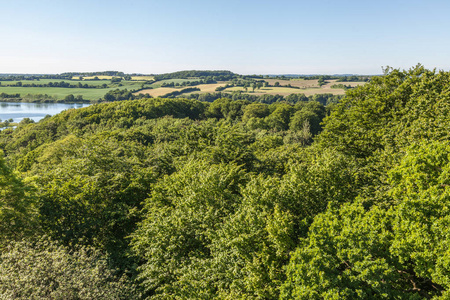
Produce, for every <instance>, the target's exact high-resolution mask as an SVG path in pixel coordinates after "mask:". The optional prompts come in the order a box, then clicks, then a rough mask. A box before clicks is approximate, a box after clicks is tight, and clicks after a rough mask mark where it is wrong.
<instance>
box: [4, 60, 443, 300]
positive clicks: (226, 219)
mask: <svg viewBox="0 0 450 300" xmlns="http://www.w3.org/2000/svg"><path fill="white" fill-rule="evenodd" d="M74 75H80V74H66V75H64V76H68V77H70V78H72V76H74ZM81 75H84V76H90V75H96V74H81ZM107 75H111V76H122V75H124V74H117V73H114V74H105V76H107ZM181 75H182V76H185V77H196V76H202V74H177V75H176V77H177V78H180V76H181ZM216 75H217V76H223V77H224V78H222V79H225V77H226V80H232V77H233V76H234V75H233V73H231V72H230V73H227V72H225V73H223V74H216ZM161 76H163V77H161V79H164V80H166V79H169V78H170V75H161ZM156 79H158V78H156ZM216 79H217V78H216ZM322 79H323V80H324V81H327V80H329V79H327V78H322ZM48 80H49V79H48ZM254 80H255V82H257V81H256V80H257V79H254ZM280 80H281V79H280ZM305 80H307V79H305ZM311 80H312V79H311ZM315 80H319V78H317V79H315ZM359 80H361V79H359ZM348 82H352V81H351V79H349V78H347V79H346V80H341V81H340V83H342V84H348ZM86 83H88V82H86ZM3 84H4V83H2V85H3ZM82 84H84V83H82ZM92 84H94V83H92ZM107 84H108V85H117V84H119V83H118V82H113V83H111V82H109V83H107ZM144 85H145V83H144ZM449 87H450V73H449V72H443V71H439V72H438V71H435V70H427V69H425V68H424V67H422V66H421V65H418V66H416V67H414V68H412V69H410V70H405V71H402V70H397V69H390V68H388V69H386V70H385V74H384V75H383V76H374V77H371V78H370V80H369V81H367V82H365V84H364V85H361V86H357V87H354V88H351V89H347V90H346V93H345V96H343V97H336V98H332V97H334V96H333V95H331V96H329V98H330V100H329V101H327V99H326V100H323V98H317V97H319V96H311V97H305V98H304V97H301V96H295V97H300V98H298V99H297V100H296V101H294V100H289V98H288V97H287V96H286V97H282V98H279V99H277V100H276V101H261V100H260V99H258V98H254V99H252V98H251V96H252V94H251V93H247V94H249V95H250V96H249V97H250V98H248V99H247V98H245V97H246V96H245V97H239V96H235V97H234V98H233V96H232V94H229V95H227V94H226V93H224V94H217V93H216V95H219V96H217V97H216V98H210V99H209V101H201V100H205V99H201V97H206V96H201V94H200V95H199V96H192V97H189V96H188V97H183V96H182V95H181V96H180V97H178V98H158V97H155V98H148V97H145V95H143V96H139V98H138V97H136V98H133V99H131V98H132V97H131V96H130V97H131V98H130V100H121V101H113V100H111V101H105V103H99V104H94V105H91V106H89V107H86V108H81V109H71V110H67V111H64V112H62V113H60V114H57V115H55V116H52V117H47V118H45V119H43V120H41V121H40V122H37V123H34V122H33V121H31V120H29V119H24V120H23V121H21V122H20V124H19V125H18V126H17V128H15V129H11V128H10V129H4V130H2V131H1V132H0V149H1V150H2V152H3V153H2V155H1V158H0V298H2V299H448V298H450V252H449V249H450V238H449V236H450V213H449V212H450V144H449V141H450V131H449V128H450V89H449ZM249 88H251V85H250V86H249ZM97 89H98V88H90V90H97ZM255 89H256V90H257V87H255ZM114 90H116V89H115V88H112V91H114ZM111 93H114V92H111ZM117 93H119V94H120V93H122V92H120V89H119V92H117ZM130 95H133V94H132V93H131V94H130ZM235 95H237V94H235ZM253 96H255V95H253ZM255 97H256V96H255ZM292 97H294V96H292ZM314 97H316V99H314ZM111 99H112V98H111ZM319 99H322V100H321V101H319ZM115 100H116V99H115Z"/></svg>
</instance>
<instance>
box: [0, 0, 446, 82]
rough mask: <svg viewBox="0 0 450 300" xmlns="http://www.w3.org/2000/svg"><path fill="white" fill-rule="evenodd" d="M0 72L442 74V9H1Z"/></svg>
mask: <svg viewBox="0 0 450 300" xmlns="http://www.w3.org/2000/svg"><path fill="white" fill-rule="evenodd" d="M0 12H1V19H2V22H1V24H2V25H1V35H0V37H1V43H0V45H1V46H0V73H61V72H69V71H102V70H118V71H123V72H126V73H132V72H136V73H146V74H150V73H164V72H172V71H178V70H192V69H205V70H219V69H220V70H230V71H233V72H237V73H240V74H317V73H320V74H335V73H339V74H343V73H353V74H379V73H381V67H382V66H387V65H389V66H392V67H395V68H405V69H408V68H410V67H412V66H414V65H416V64H417V63H421V64H423V65H425V67H427V68H437V69H443V70H449V69H450V17H449V16H450V1H448V0H445V1H444V0H442V1H437V0H420V1H419V0H409V1H398V0H390V1H384V0H381V1H364V0H358V1H354V0H340V1H328V0H321V1H313V0H309V1H302V0H298V1H294V0H278V1H266V0H227V1H214V0H210V1H206V0H190V1H187V0H184V1H183V0H172V1H162V0H159V1H153V0H149V1H143V0H137V1H136V0H135V1H133V0H131V1H116V0H108V1H103V0H100V1H96V0H89V1H85V0H77V1H75V0H70V1H69V0H64V1H61V0H58V1H50V0H48V1H46V0H41V1H31V0H29V1H24V0H14V1H2V3H1V5H0Z"/></svg>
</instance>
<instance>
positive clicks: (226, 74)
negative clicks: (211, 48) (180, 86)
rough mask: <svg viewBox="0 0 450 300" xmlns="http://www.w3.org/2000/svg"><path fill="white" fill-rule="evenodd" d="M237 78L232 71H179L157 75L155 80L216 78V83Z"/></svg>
mask: <svg viewBox="0 0 450 300" xmlns="http://www.w3.org/2000/svg"><path fill="white" fill-rule="evenodd" d="M236 76H237V74H235V73H233V72H231V71H199V70H192V71H178V72H173V73H166V74H159V75H155V80H163V79H173V78H203V77H211V78H213V77H214V80H215V81H219V80H220V81H222V80H230V79H233V78H235V77H236Z"/></svg>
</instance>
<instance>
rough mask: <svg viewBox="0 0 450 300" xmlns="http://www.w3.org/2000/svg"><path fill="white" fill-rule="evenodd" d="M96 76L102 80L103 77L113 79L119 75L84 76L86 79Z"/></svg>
mask: <svg viewBox="0 0 450 300" xmlns="http://www.w3.org/2000/svg"><path fill="white" fill-rule="evenodd" d="M95 77H98V79H100V80H102V79H107V80H111V79H112V78H113V77H117V76H107V75H98V76H86V77H84V76H83V78H84V79H94V78H95Z"/></svg>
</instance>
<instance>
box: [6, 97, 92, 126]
mask: <svg viewBox="0 0 450 300" xmlns="http://www.w3.org/2000/svg"><path fill="white" fill-rule="evenodd" d="M89 105H90V104H84V103H83V104H81V103H73V104H66V103H24V102H0V119H1V120H2V121H5V120H9V119H13V122H20V121H22V120H23V119H24V118H30V119H32V120H34V121H35V122H38V121H39V120H41V119H43V118H44V117H45V116H46V115H51V116H53V115H56V114H57V113H60V112H62V111H63V110H66V109H69V108H82V107H86V106H89Z"/></svg>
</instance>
